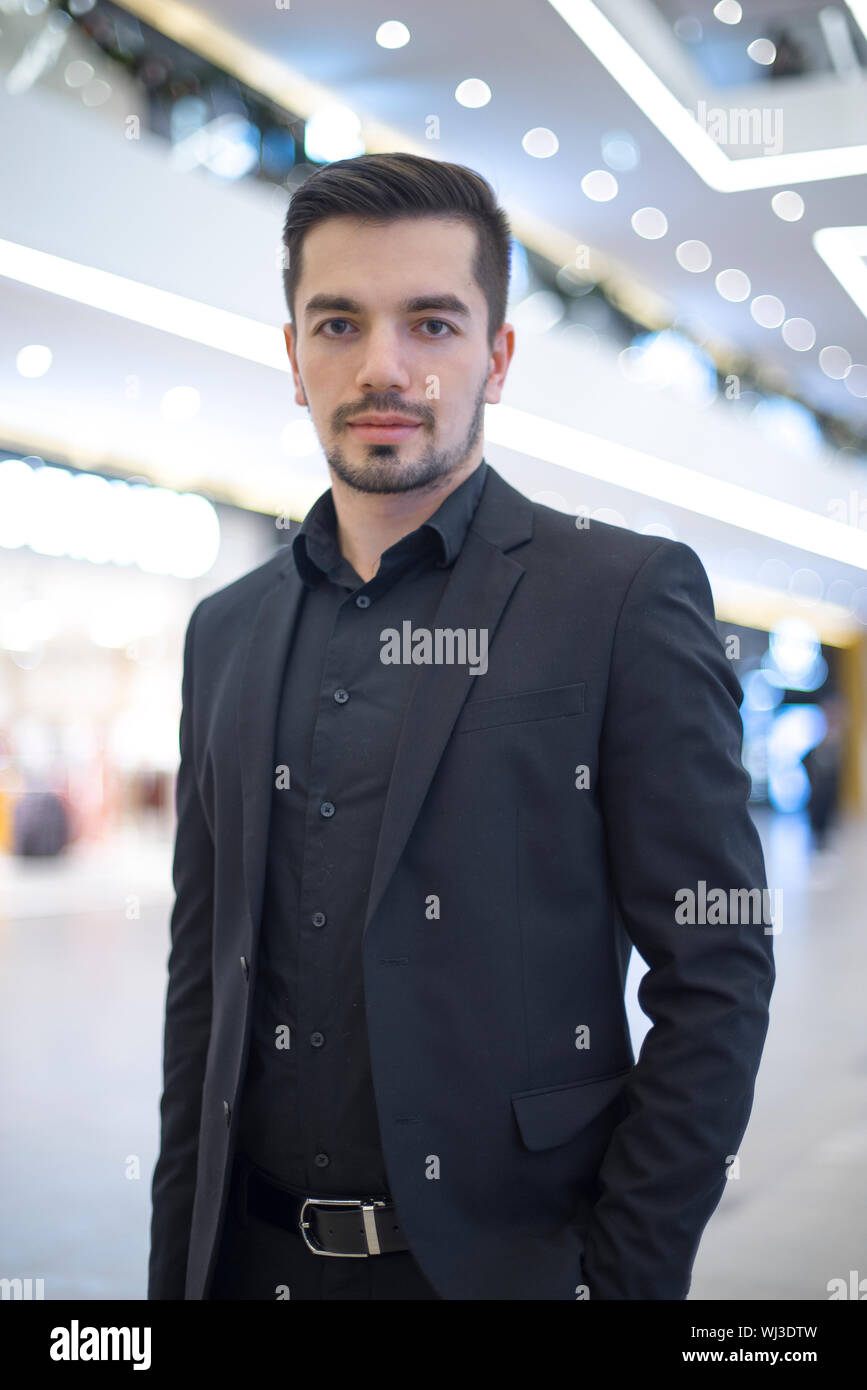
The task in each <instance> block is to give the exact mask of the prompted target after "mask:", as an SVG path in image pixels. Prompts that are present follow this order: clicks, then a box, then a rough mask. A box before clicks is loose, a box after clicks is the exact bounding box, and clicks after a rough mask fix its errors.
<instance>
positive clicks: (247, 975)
mask: <svg viewBox="0 0 867 1390" xmlns="http://www.w3.org/2000/svg"><path fill="white" fill-rule="evenodd" d="M241 973H242V974H243V976H244V979H245V980H249V978H250V967H249V965H248V964H247V957H246V956H242V957H241Z"/></svg>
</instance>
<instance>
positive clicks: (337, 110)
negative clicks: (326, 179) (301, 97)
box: [304, 102, 364, 164]
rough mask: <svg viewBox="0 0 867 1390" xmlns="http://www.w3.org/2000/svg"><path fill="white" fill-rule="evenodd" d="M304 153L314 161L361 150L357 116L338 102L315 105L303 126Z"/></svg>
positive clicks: (349, 156)
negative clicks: (315, 107)
mask: <svg viewBox="0 0 867 1390" xmlns="http://www.w3.org/2000/svg"><path fill="white" fill-rule="evenodd" d="M304 153H305V155H306V156H307V158H308V159H312V160H314V161H315V162H316V163H317V164H331V163H332V161H333V160H335V159H355V158H356V157H357V156H358V155H362V154H364V141H363V140H362V138H361V121H360V120H359V118H358V116H357V115H356V114H355V112H354V111H352V110H351V109H350V107H348V106H341V105H340V104H339V103H338V102H329V103H327V104H326V105H325V106H320V107H318V108H317V109H316V110H315V111H314V112H313V114H312V116H311V117H310V119H309V120H308V122H307V124H306V126H305V127H304Z"/></svg>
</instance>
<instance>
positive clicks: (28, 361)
mask: <svg viewBox="0 0 867 1390" xmlns="http://www.w3.org/2000/svg"><path fill="white" fill-rule="evenodd" d="M51 362H52V355H51V348H49V347H45V346H44V344H42V343H31V344H30V345H29V346H28V347H23V348H21V349H20V351H19V352H18V355H17V356H16V358H15V366H16V367H17V368H18V374H19V376H29V377H37V376H45V373H46V372H47V371H48V368H49V367H50V366H51Z"/></svg>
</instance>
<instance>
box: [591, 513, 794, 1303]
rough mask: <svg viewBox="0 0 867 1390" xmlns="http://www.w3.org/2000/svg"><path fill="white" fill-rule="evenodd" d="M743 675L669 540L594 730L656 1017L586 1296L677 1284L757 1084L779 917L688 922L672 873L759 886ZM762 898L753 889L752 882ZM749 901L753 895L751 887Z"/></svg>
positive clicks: (663, 1295) (642, 997)
mask: <svg viewBox="0 0 867 1390" xmlns="http://www.w3.org/2000/svg"><path fill="white" fill-rule="evenodd" d="M742 698H743V691H742V689H741V685H740V682H739V681H738V679H737V676H736V675H735V673H734V671H733V669H732V667H731V664H730V662H729V661H728V660H727V658H726V656H725V652H724V649H723V645H722V643H721V641H720V639H719V635H718V633H717V629H716V626H715V621H714V607H713V598H712V595H711V590H710V584H709V583H708V578H707V575H706V573H705V571H704V568H703V566H702V564H701V561H700V560H699V558H698V556H697V555H696V554H695V552H694V551H693V550H691V549H690V548H689V546H686V545H684V544H682V543H681V542H671V541H664V542H663V543H662V544H661V545H660V546H659V547H658V548H657V549H655V550H654V551H652V552H651V554H650V555H649V556H648V557H647V559H646V560H645V561H644V562H643V564H642V565H641V566H640V567H639V569H638V571H637V572H636V574H635V576H634V577H633V580H632V582H631V584H630V587H629V590H628V592H627V595H626V598H625V600H624V603H623V605H622V607H621V611H620V614H619V617H618V621H617V627H616V630H615V636H614V642H613V650H612V657H611V669H610V676H609V686H608V692H607V704H606V710H605V716H604V721H603V727H602V734H601V739H600V761H599V795H600V801H601V807H602V813H603V816H604V821H605V830H606V842H607V852H608V861H609V873H610V881H611V890H612V892H613V894H614V899H615V903H616V908H617V911H618V914H619V916H620V919H621V921H622V923H623V926H624V927H625V929H626V931H627V933H628V935H629V937H630V939H631V941H632V942H633V943H634V945H635V946H636V948H637V949H638V951H639V953H640V955H641V956H642V957H643V959H644V961H645V962H646V964H647V966H648V971H647V973H646V974H645V976H644V977H643V979H642V981H641V983H640V985H639V991H638V999H639V1003H640V1004H641V1007H642V1009H643V1010H644V1012H645V1013H646V1014H647V1015H648V1017H649V1018H650V1019H651V1022H652V1027H651V1028H650V1029H649V1031H648V1033H647V1035H646V1037H645V1040H644V1045H643V1047H642V1048H641V1052H640V1056H639V1058H638V1060H637V1062H636V1065H635V1067H634V1068H633V1070H632V1072H631V1074H630V1077H629V1081H628V1084H627V1087H626V1092H625V1097H626V1101H627V1111H626V1114H625V1117H624V1119H623V1120H622V1121H621V1123H620V1124H619V1125H618V1126H617V1127H616V1128H615V1130H614V1132H613V1134H612V1138H611V1142H610V1144H609V1147H608V1149H607V1150H606V1153H605V1155H604V1157H603V1161H602V1165H601V1167H600V1170H599V1183H600V1188H599V1191H600V1195H599V1197H598V1199H597V1201H596V1203H595V1205H594V1208H593V1211H592V1213H591V1218H590V1222H589V1224H588V1226H587V1230H586V1234H585V1249H584V1256H583V1277H584V1282H585V1283H586V1285H587V1287H588V1289H589V1294H590V1297H591V1299H592V1298H600V1299H683V1298H685V1297H686V1294H687V1292H688V1290H689V1285H690V1278H691V1274H692V1265H693V1261H694V1259H695V1255H696V1251H697V1249H698V1243H699V1240H700V1238H701V1233H702V1231H703V1229H704V1227H705V1225H706V1224H707V1222H708V1220H709V1219H710V1216H711V1214H712V1213H713V1211H714V1209H715V1208H716V1206H717V1204H718V1202H719V1201H720V1198H721V1197H722V1194H723V1191H724V1188H725V1183H726V1160H727V1158H728V1157H729V1156H731V1155H734V1154H736V1153H737V1149H738V1145H739V1143H740V1141H741V1139H742V1137H743V1135H744V1132H745V1130H746V1126H747V1121H748V1119H749V1115H750V1110H751V1108H752V1102H753V1091H754V1085H755V1078H756V1073H757V1071H758V1066H759V1060H760V1057H761V1053H762V1048H763V1046H764V1041H765V1035H766V1033H767V1028H768V1018H769V1013H768V1006H769V1001H770V996H771V992H772V989H773V985H774V978H775V970H774V962H773V950H772V939H773V927H772V926H770V925H768V923H769V917H768V916H765V918H764V922H756V920H755V917H756V915H759V914H757V913H755V910H754V911H753V912H751V913H743V912H740V913H738V914H735V915H738V916H741V917H744V916H748V917H750V918H751V920H750V921H748V922H746V923H743V924H740V925H737V924H735V925H728V924H727V925H722V924H720V925H713V924H708V925H686V924H680V923H678V922H677V920H676V918H675V912H676V909H677V906H678V904H679V903H681V902H682V901H683V899H682V898H678V899H676V898H675V895H676V893H677V892H678V890H682V889H684V888H691V889H692V890H693V891H694V892H696V894H697V893H698V892H699V881H700V880H702V879H703V880H704V881H705V884H706V891H707V892H708V893H710V891H711V889H713V888H722V889H724V890H725V892H726V900H727V901H730V898H729V890H730V889H737V888H742V889H753V888H756V889H759V890H760V893H759V895H758V896H759V901H760V902H761V903H762V904H764V901H765V900H764V896H763V894H762V892H761V890H764V889H765V888H766V887H767V880H766V876H765V865H764V859H763V855H762V849H761V843H760V840H759V837H758V833H757V831H756V829H755V826H754V825H753V822H752V819H751V817H750V815H749V811H748V809H747V800H748V797H749V792H750V785H751V784H750V778H749V774H748V773H747V772H746V770H745V768H744V766H743V763H742V761H741V749H742V738H743V725H742V722H741V717H740V703H741V700H742ZM753 897H754V899H755V895H753ZM741 901H743V898H742V899H741Z"/></svg>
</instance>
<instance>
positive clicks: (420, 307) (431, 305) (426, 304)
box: [304, 294, 472, 318]
mask: <svg viewBox="0 0 867 1390" xmlns="http://www.w3.org/2000/svg"><path fill="white" fill-rule="evenodd" d="M397 307H398V310H399V312H400V313H403V314H418V313H422V312H423V311H425V310H428V309H442V310H445V311H446V312H447V313H450V314H462V315H464V317H466V318H470V317H471V313H472V311H471V310H470V308H469V306H468V305H467V304H465V303H464V301H463V300H462V299H458V297H457V295H456V294H418V295H415V296H414V297H413V298H412V299H404V300H402V301H401V303H400V304H398V306H397ZM323 311H328V312H331V313H342V314H361V313H363V312H364V310H363V307H362V305H361V304H359V302H358V300H357V299H348V298H347V297H346V296H345V295H342V294H314V295H313V297H312V299H308V301H307V303H306V304H305V305H304V313H305V314H306V315H308V316H309V315H310V314H319V313H322V312H323Z"/></svg>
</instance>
